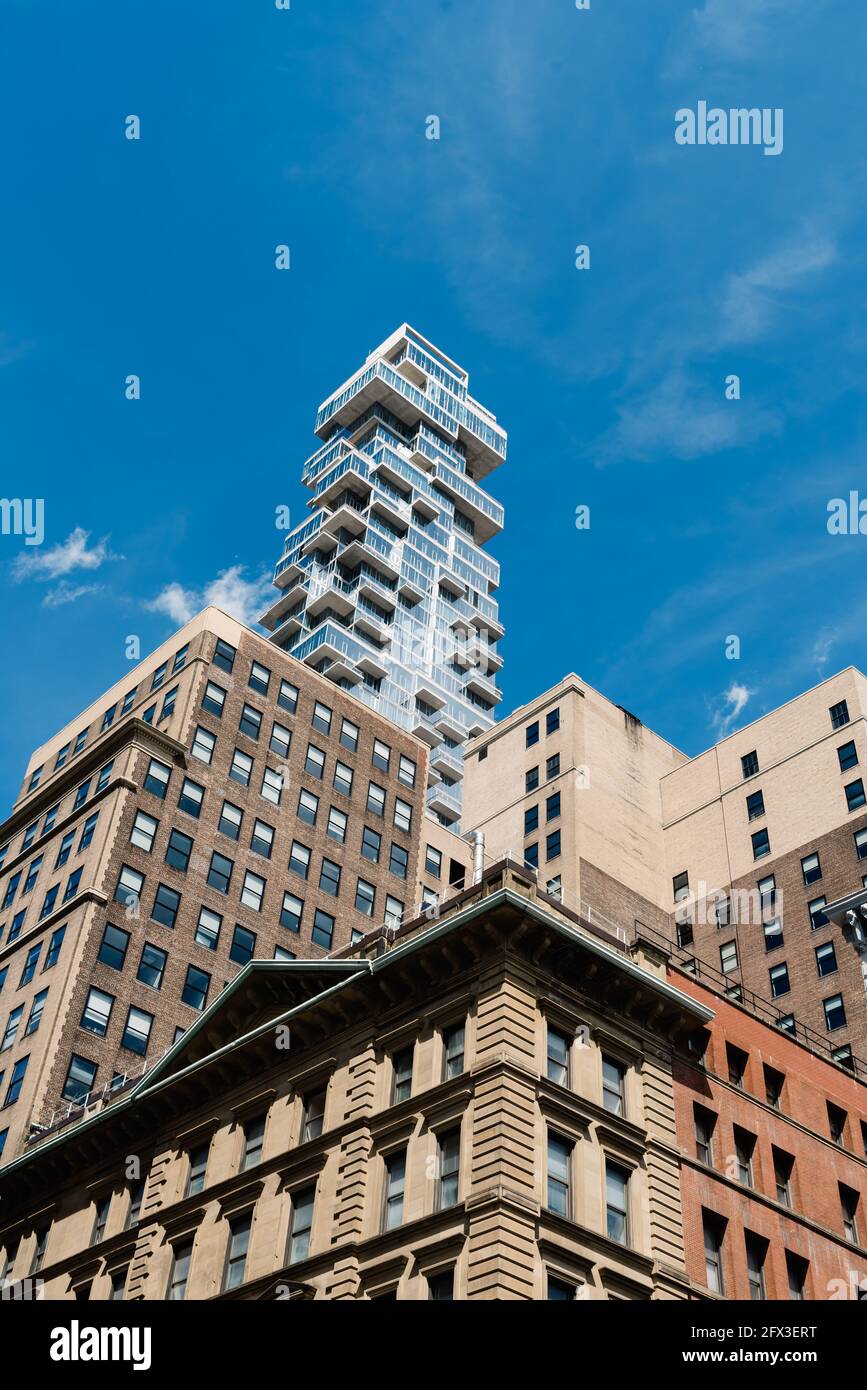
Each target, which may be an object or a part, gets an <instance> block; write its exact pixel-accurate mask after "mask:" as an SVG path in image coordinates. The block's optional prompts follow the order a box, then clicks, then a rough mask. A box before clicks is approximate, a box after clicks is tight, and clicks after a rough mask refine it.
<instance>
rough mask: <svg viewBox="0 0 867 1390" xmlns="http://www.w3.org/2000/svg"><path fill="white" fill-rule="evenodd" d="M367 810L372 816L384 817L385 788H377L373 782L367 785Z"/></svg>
mask: <svg viewBox="0 0 867 1390" xmlns="http://www.w3.org/2000/svg"><path fill="white" fill-rule="evenodd" d="M367 809H368V811H370V812H371V813H372V814H373V815H374V816H384V815H385V788H384V787H379V786H377V784H376V783H375V782H370V783H368V787H367Z"/></svg>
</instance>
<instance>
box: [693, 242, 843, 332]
mask: <svg viewBox="0 0 867 1390" xmlns="http://www.w3.org/2000/svg"><path fill="white" fill-rule="evenodd" d="M836 259H837V246H836V244H835V242H834V239H833V238H832V237H831V236H830V235H828V234H827V233H824V232H818V231H815V230H812V229H809V228H805V229H804V230H803V231H801V232H800V233H798V234H796V235H795V236H794V237H792V238H791V240H789V241H787V242H786V243H785V244H784V245H782V246H780V247H778V249H777V250H776V251H773V252H772V253H771V254H770V255H768V256H764V257H763V258H762V259H761V260H760V261H758V262H757V263H756V264H755V265H754V266H752V267H751V269H749V270H747V271H745V272H744V273H743V274H742V275H736V274H735V275H730V276H729V279H728V282H727V284H726V289H725V293H724V296H723V304H722V323H721V332H720V337H719V341H720V343H721V344H726V343H754V342H756V341H757V340H758V339H760V338H762V337H764V335H765V334H766V333H767V332H768V331H769V330H770V329H771V328H772V326H773V322H774V316H775V314H776V313H777V311H778V310H780V309H782V308H786V307H790V306H786V305H784V304H782V303H781V302H780V296H782V295H784V294H786V292H787V291H790V290H793V289H798V290H800V291H802V292H803V290H804V288H805V287H806V288H807V289H809V288H811V287H812V286H811V277H815V276H816V275H818V274H819V273H820V272H821V271H823V270H827V268H828V267H829V266H830V265H832V264H833V263H834V261H835V260H836Z"/></svg>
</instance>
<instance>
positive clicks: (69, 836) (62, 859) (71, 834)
mask: <svg viewBox="0 0 867 1390" xmlns="http://www.w3.org/2000/svg"><path fill="white" fill-rule="evenodd" d="M74 842H75V831H74V830H67V832H66V834H65V835H64V837H63V839H62V840H61V841H60V849H59V850H58V852H57V862H56V864H55V865H54V867H55V869H60V868H62V867H63V865H64V864H65V863H66V861H67V859H68V858H69V856H70V854H71V853H72V846H73V843H74Z"/></svg>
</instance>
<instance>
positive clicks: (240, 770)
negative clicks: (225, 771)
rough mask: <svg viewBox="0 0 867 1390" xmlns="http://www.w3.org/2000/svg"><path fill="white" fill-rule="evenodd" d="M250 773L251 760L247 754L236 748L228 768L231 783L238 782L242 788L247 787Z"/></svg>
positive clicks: (251, 767) (251, 770)
mask: <svg viewBox="0 0 867 1390" xmlns="http://www.w3.org/2000/svg"><path fill="white" fill-rule="evenodd" d="M252 772H253V759H252V758H251V757H250V756H249V754H248V753H242V752H241V750H240V748H236V749H235V751H234V752H233V754H232V762H231V766H230V767H229V776H230V777H231V779H232V781H233V782H239V783H240V785H241V786H242V787H249V785H250V777H251V774H252Z"/></svg>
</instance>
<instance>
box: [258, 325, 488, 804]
mask: <svg viewBox="0 0 867 1390" xmlns="http://www.w3.org/2000/svg"><path fill="white" fill-rule="evenodd" d="M467 385H468V377H467V373H466V372H465V371H464V369H463V368H462V367H459V366H458V365H457V364H456V363H455V362H452V361H451V360H450V359H449V358H448V357H446V356H445V354H444V353H442V352H440V351H439V349H438V348H436V347H434V346H433V344H432V343H429V342H427V340H426V339H425V338H422V337H421V336H420V335H419V334H418V333H416V332H415V331H414V330H413V329H412V328H410V327H409V325H408V324H403V325H402V326H401V327H400V328H399V329H398V330H397V331H396V332H395V333H393V334H392V335H391V337H390V338H387V339H386V341H385V342H384V343H381V344H380V346H379V347H377V348H375V349H374V351H373V352H372V353H371V354H370V356H369V357H368V358H367V360H366V362H365V363H364V365H363V366H362V367H361V368H360V369H359V370H358V371H357V372H355V373H354V375H353V376H351V377H350V378H349V379H348V380H347V381H346V382H345V383H344V384H343V385H342V386H340V387H339V388H338V389H337V391H335V393H334V394H333V395H332V396H329V397H328V399H327V400H326V401H324V402H323V404H322V405H321V406H320V407H319V410H318V412H317V415H316V433H317V435H318V436H319V438H320V439H321V440H323V443H322V445H321V447H320V448H319V449H317V450H316V452H315V453H314V454H313V455H312V456H311V457H310V458H309V459H308V460H307V462H306V463H305V465H304V470H303V473H302V479H303V481H304V482H305V483H306V484H307V486H308V487H309V488H310V489H311V492H312V494H313V495H312V497H311V499H310V502H309V503H308V505H309V507H310V509H311V512H312V515H311V516H310V517H309V518H308V519H307V520H305V521H304V522H303V523H302V524H301V525H299V526H296V527H295V528H294V530H292V531H291V532H290V533H289V534H288V535H287V537H286V541H285V544H284V547H283V554H282V556H281V558H280V561H279V563H278V565H277V569H276V572H275V575H274V583H275V585H276V587H277V588H278V589H279V590H280V597H279V598H278V599H277V601H276V602H275V603H274V604H273V605H272V606H271V608H269V610H268V611H267V613H265V614H264V616H263V617H262V619H261V622H262V625H263V626H264V627H266V628H267V629H268V630H269V631H270V632H271V634H272V640H273V641H274V642H275V643H276V644H277V645H279V646H280V647H283V648H284V649H285V650H286V651H288V652H291V654H292V655H293V656H295V657H297V658H298V659H299V660H301V661H304V662H307V664H308V665H310V666H312V667H314V669H315V670H317V671H320V672H322V673H324V674H325V675H327V676H329V677H330V678H331V679H332V680H334V681H336V682H337V683H338V684H339V685H342V686H345V687H348V688H351V689H352V690H353V691H354V693H355V694H357V695H358V696H360V697H361V699H363V700H364V701H365V702H366V703H368V704H370V705H371V706H373V707H374V708H375V709H377V710H378V711H379V712H380V713H381V714H383V715H385V716H386V717H387V718H389V719H392V720H394V721H395V722H396V723H398V724H400V725H402V726H403V727H405V728H408V729H411V730H412V731H413V732H414V733H415V734H417V735H418V736H419V737H421V738H423V739H424V740H425V741H426V742H427V743H428V744H429V745H430V747H431V762H430V766H431V777H430V782H431V785H430V787H429V789H428V805H429V809H430V810H431V811H433V813H434V814H435V815H437V816H438V817H439V818H440V819H441V820H442V821H443V822H444V823H445V824H447V825H452V826H455V825H456V824H457V822H458V821H459V819H460V809H461V800H460V784H461V776H462V770H463V765H462V744H463V743H464V742H465V740H466V739H467V738H470V737H472V736H474V735H475V734H478V733H481V732H483V731H484V730H486V729H488V728H490V726H491V724H492V723H493V716H494V711H495V709H496V706H497V704H498V702H499V700H500V698H501V696H500V692H499V690H498V689H497V685H496V681H495V674H496V672H497V671H498V670H499V668H500V667H501V665H502V658H501V657H500V655H499V653H498V651H497V642H498V639H499V638H500V637H502V635H503V628H502V626H501V624H500V622H499V618H498V614H497V603H496V600H495V598H494V597H493V595H494V591H495V590H496V588H497V585H498V583H499V565H498V564H497V562H496V561H495V560H492V559H491V558H490V556H488V555H486V554H485V552H484V550H483V549H482V546H483V545H484V543H485V542H486V541H488V540H490V538H491V537H492V536H495V535H496V534H497V532H498V531H500V530H502V526H503V508H502V507H501V506H500V504H499V503H498V502H495V501H494V499H493V498H492V497H490V496H489V495H488V493H487V492H485V491H484V489H483V488H482V487H481V486H480V483H481V480H482V479H484V478H486V477H487V475H488V473H490V472H491V471H492V470H493V469H494V468H496V467H498V465H499V464H501V463H502V462H503V461H504V459H505V457H506V436H505V434H504V433H503V431H502V430H501V429H499V428H498V426H497V423H496V420H495V418H494V416H493V415H491V413H490V411H488V410H485V408H484V407H483V406H480V405H479V404H478V402H477V401H474V400H473V398H472V396H470V394H469V392H468V389H467Z"/></svg>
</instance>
